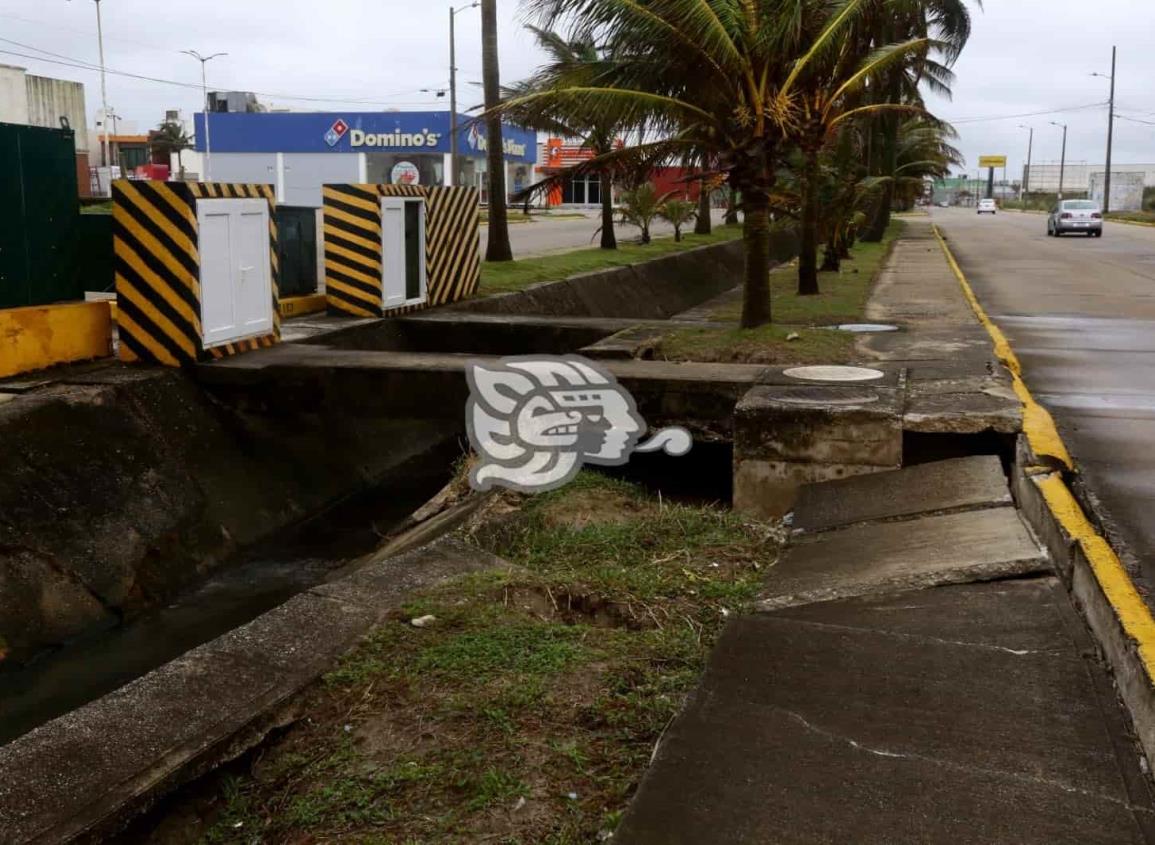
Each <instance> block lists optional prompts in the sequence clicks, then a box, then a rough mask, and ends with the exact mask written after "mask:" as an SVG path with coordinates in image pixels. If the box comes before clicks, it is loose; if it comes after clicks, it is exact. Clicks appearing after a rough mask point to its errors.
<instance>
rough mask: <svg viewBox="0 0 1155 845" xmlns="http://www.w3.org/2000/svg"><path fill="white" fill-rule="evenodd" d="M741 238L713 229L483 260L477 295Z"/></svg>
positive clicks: (730, 230)
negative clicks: (645, 240) (678, 238)
mask: <svg viewBox="0 0 1155 845" xmlns="http://www.w3.org/2000/svg"><path fill="white" fill-rule="evenodd" d="M741 236H742V228H741V227H740V226H715V227H714V231H713V232H712V233H711V234H709V235H695V234H692V233H690V234H685V235H683V236H682V241H681V243H677V242H675V241H674V239H673V238H672V237H669V238H656V239H655V240H653V241H652V242H650V243H648V244H645V245H642V244H637V243H628V242H623V241H619V242H618V248H617V249H599V248H597V247H593V248H590V249H576V250H572V251H570V252H561V253H557V254H555V255H545V256H541V257H539V258H526V259H522V260H520V261H500V262H489V261H486V262H483V263H482V265H481V287H480V291H479V292H480V295H481V296H488V295H491V294H495V293H507V292H510V291H518V290H521V289H523V288H526V287H528V286H529V285H533V284H537V283H538V282H556V281H560V280H561V279H565V278H568V277H570V276H572V275H574V274H576V273H588V272H590V271H593V270H605V269H607V268H609V267H622V266H625V265H627V264H637V263H638V262H640V261H647V260H649V259H651V258H658V257H659V256H662V255H669V254H670V253H673V252H681V251H683V250H687V249H692V248H694V247H696V246H706V245H707V244H713V243H720V242H723V241H729V240H733V239H734V238H738V237H741Z"/></svg>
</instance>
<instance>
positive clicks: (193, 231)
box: [112, 180, 281, 367]
mask: <svg viewBox="0 0 1155 845" xmlns="http://www.w3.org/2000/svg"><path fill="white" fill-rule="evenodd" d="M112 193H113V237H114V252H115V265H116V294H117V323H118V328H119V339H120V358H121V360H123V361H146V362H149V363H154V364H164V365H167V366H173V367H175V366H182V365H186V364H191V363H194V362H196V361H201V360H206V359H212V358H221V357H224V356H226V355H233V354H236V353H238V352H243V351H246V350H252V349H258V348H261V347H267V346H272V345H273V344H274V343H276V342H277V341H278V340H279V339H280V332H281V327H280V316H279V314H278V307H277V306H278V299H279V289H278V282H279V279H278V275H279V272H278V256H277V228H276V221H275V211H276V198H275V194H274V191H273V187H272V186H271V185H232V184H220V183H183V182H136V181H124V180H122V181H117V182H115V183H114V184H113V192H112Z"/></svg>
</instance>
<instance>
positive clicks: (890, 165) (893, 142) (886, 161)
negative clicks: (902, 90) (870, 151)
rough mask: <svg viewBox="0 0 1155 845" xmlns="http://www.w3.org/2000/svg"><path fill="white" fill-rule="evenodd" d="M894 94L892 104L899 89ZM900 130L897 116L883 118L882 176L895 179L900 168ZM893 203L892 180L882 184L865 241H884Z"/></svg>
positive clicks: (880, 153)
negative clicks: (897, 168) (896, 170)
mask: <svg viewBox="0 0 1155 845" xmlns="http://www.w3.org/2000/svg"><path fill="white" fill-rule="evenodd" d="M892 92H893V95H894V96H893V99H892V100H891V102H898V94H899V92H898V90H897V88H896V87H893V86H892ZM898 129H899V119H898V118H897V117H896V116H895V115H893V114H888V115H886V116H884V117H883V118H882V138H881V146H882V149H881V150H880V152H879V160H880V166H879V173H880V175H882V176H890V177H893V176H894V171H895V168H896V167H897V166H898ZM893 202H894V181H893V179H891V180H888V181H886V182H884V183H883V184H882V196H881V197H879V200H878V205H876V206H875V207H874V213H873V214H872V215H871V217H870V221H869V222H868V223H867V225H866V231H864V232H863V233H862V240H863V241H865V242H867V243H878V242H880V241H881V240H882V237H883V235H885V234H886V227H887V226H889V225H890V207H891V204H892V203H893Z"/></svg>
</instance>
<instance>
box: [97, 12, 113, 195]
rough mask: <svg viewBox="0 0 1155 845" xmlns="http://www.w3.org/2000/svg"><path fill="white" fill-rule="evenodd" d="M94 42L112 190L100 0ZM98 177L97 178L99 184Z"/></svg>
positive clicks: (109, 186) (109, 179)
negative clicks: (98, 58) (97, 55)
mask: <svg viewBox="0 0 1155 845" xmlns="http://www.w3.org/2000/svg"><path fill="white" fill-rule="evenodd" d="M96 44H97V48H98V49H99V51H100V111H101V118H100V122H101V123H102V124H103V128H104V140H103V144H102V147H103V150H104V154H103V159H104V166H105V167H107V168H108V189H109V192H110V193H111V191H112V151H111V144H110V143H109V138H108V81H107V77H106V75H105V70H104V26H103V22H102V21H101V19H100V0H96ZM99 183H100V179H99V178H98V179H97V184H98V185H99Z"/></svg>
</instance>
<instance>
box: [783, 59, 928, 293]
mask: <svg viewBox="0 0 1155 845" xmlns="http://www.w3.org/2000/svg"><path fill="white" fill-rule="evenodd" d="M860 46H861V42H860V41H858V40H857V39H854V38H847V39H844V40H843V41H842V43H841V44H840V45H839V46H838V47H837V48H836V49H832V50H829V51H827V52H826V53H825V55H823V56H822V57H820V58H818V59H817V60H815V61H812V62H810V64H809V66H808V67H807V69H806V70H805V71H804V72H803V79H802V81H801V84H802V93H801V95H800V96H799V97H798V110H799V119H798V120H797V122H796V123H795V124H794V126H793V132H792V135H793V140H795V142H796V143H797V144H798V147H799V149H800V150H801V152H802V166H801V169H800V173H799V175H800V192H801V195H802V210H801V220H800V225H799V254H798V294H799V295H800V296H807V295H812V294H817V293H818V241H819V226H820V221H819V216H820V203H819V194H820V192H821V191H822V190H823V188H824V185H823V182H822V177H821V174H820V172H819V156H820V154H821V153H822V151H823V149H824V148H825V147H826V145H827V143H828V142H829V141H830V139H832V138H833V137H834V136H835V134H836V132H837V130H838V128H839V126H840V125H841V124H842V123H844V122H845V121H847V120H854V119H863V118H866V117H869V116H871V115H874V114H878V113H881V112H892V111H896V110H899V111H915V110H919V108H920V107H919V106H916V105H907V104H903V103H866V104H863V103H862V95H863V94H864V93H865V92H866V89H867V86H868V82H869V81H870V80H871V79H874V78H877V77H878V76H879V75H880V74H881V73H883V72H885V71H886V69H887V68H889V67H892V66H894V65H897V64H899V63H902V62H906V61H908V60H909V59H910V58H911V57H912V56H919V55H921V54H923V53H925V52H926V51H927V49H928V48H929V47H931V46H932V45H929V44H928V42H927V40H926V39H925V38H916V39H911V40H909V41H906V42H904V43H901V44H893V45H888V46H886V47H883V48H881V49H878V50H874V51H872V52H870V53H868V54H867V55H866V56H860V55H858V54H857V52H856V50H857V48H858V47H860Z"/></svg>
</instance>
